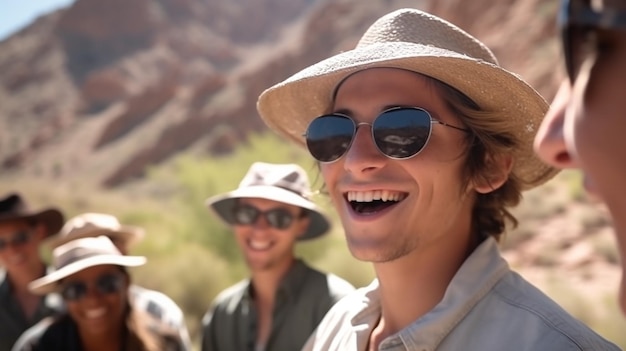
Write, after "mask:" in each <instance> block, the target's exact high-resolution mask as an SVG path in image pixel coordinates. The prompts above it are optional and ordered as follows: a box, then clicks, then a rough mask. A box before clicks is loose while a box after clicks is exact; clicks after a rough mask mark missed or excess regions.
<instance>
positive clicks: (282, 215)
mask: <svg viewBox="0 0 626 351" xmlns="http://www.w3.org/2000/svg"><path fill="white" fill-rule="evenodd" d="M233 215H234V216H233V220H234V221H235V224H239V225H251V224H254V223H256V222H257V220H258V219H259V217H260V216H263V217H265V220H266V221H267V223H268V224H269V225H270V226H271V227H273V228H276V229H287V228H289V226H290V225H291V223H293V220H294V215H293V214H291V212H289V211H287V210H286V209H284V208H274V209H271V210H268V211H261V210H259V209H258V208H256V207H254V206H250V205H237V206H236V207H235V209H234V212H233Z"/></svg>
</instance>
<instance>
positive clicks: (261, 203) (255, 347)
mask: <svg viewBox="0 0 626 351" xmlns="http://www.w3.org/2000/svg"><path fill="white" fill-rule="evenodd" d="M310 195H311V189H310V185H309V179H308V176H307V175H306V172H305V171H304V170H303V169H302V168H301V167H300V166H298V165H295V164H270V163H262V162H256V163H254V164H252V166H251V167H250V169H249V170H248V173H247V174H246V175H245V177H244V178H243V180H242V181H241V183H240V184H239V187H238V188H237V189H236V190H233V191H231V192H228V193H226V194H222V195H217V196H214V197H212V198H210V199H208V200H207V205H208V206H209V208H210V209H211V210H213V212H214V213H215V214H216V215H217V216H218V217H219V218H220V219H222V220H223V221H225V222H226V223H227V224H229V225H231V226H232V228H233V232H234V235H235V239H236V241H237V244H238V245H239V248H240V250H241V252H242V254H243V257H244V258H245V260H246V264H247V266H248V269H249V271H250V274H251V277H250V279H246V280H244V281H242V282H240V283H238V284H236V285H234V286H232V287H230V288H228V289H226V290H224V291H223V292H222V293H220V295H219V296H218V297H217V298H216V299H215V300H214V301H213V303H212V306H211V308H210V310H209V311H208V312H207V314H206V316H205V317H204V319H203V323H202V324H203V330H202V351H225V350H240V351H263V350H265V351H275V350H300V348H302V345H304V343H305V341H306V340H307V338H308V337H309V335H310V334H311V333H312V332H313V330H314V329H315V328H316V327H317V324H318V323H319V322H320V321H321V320H322V317H324V315H325V314H326V312H327V311H328V310H329V309H330V307H331V306H332V305H333V304H334V303H335V302H337V301H338V300H339V299H340V298H341V297H343V296H345V295H346V294H348V293H349V292H352V291H353V290H354V288H353V287H352V285H350V283H348V282H346V281H345V280H343V279H341V278H339V277H337V276H335V275H333V274H325V273H322V272H319V271H317V270H315V269H313V268H311V267H309V266H308V265H307V264H305V263H304V262H303V261H302V260H300V259H297V258H296V257H295V253H294V247H295V245H296V242H298V241H301V240H310V239H314V238H318V237H320V236H322V235H324V234H325V233H326V232H327V231H328V230H329V229H330V223H329V221H328V219H327V218H326V216H325V215H324V214H323V213H322V212H321V210H320V209H319V208H318V207H317V205H315V203H313V202H312V201H311V200H310V198H309V197H310Z"/></svg>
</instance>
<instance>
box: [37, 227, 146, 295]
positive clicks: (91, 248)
mask: <svg viewBox="0 0 626 351" xmlns="http://www.w3.org/2000/svg"><path fill="white" fill-rule="evenodd" d="M144 263H146V258H145V257H143V256H124V255H122V254H121V253H120V251H119V250H118V249H117V248H116V247H115V245H113V242H112V241H111V240H110V239H109V238H108V237H106V236H99V237H96V238H81V239H76V240H72V241H70V242H67V243H65V244H63V245H61V246H59V247H56V248H55V249H54V250H53V251H52V266H53V267H54V271H53V272H51V273H49V274H47V275H45V276H43V277H41V278H39V279H35V280H33V281H32V282H30V284H28V288H29V289H30V291H32V292H33V293H34V294H37V295H45V294H48V293H51V292H53V291H55V290H56V289H57V286H58V284H59V282H60V281H61V280H62V279H63V278H66V277H68V276H70V275H72V274H74V273H77V272H80V271H82V270H84V269H87V268H89V267H93V266H101V265H115V266H123V267H135V266H141V265H142V264H144Z"/></svg>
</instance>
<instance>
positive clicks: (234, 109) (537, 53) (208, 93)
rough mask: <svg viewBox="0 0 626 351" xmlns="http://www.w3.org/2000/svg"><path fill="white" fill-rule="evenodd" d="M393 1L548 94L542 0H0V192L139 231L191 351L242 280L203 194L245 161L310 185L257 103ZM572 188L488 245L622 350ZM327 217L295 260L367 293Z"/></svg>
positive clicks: (569, 175) (564, 185) (600, 220)
mask: <svg viewBox="0 0 626 351" xmlns="http://www.w3.org/2000/svg"><path fill="white" fill-rule="evenodd" d="M401 7H417V8H421V9H424V10H427V11H429V12H432V13H434V14H436V15H438V16H440V17H443V18H445V19H447V20H449V21H451V22H453V23H455V24H457V25H459V26H460V27H462V28H463V29H465V30H466V31H468V32H470V33H471V34H473V35H475V36H476V37H478V38H479V39H481V40H482V41H483V42H485V43H486V44H487V45H488V46H489V47H490V48H492V50H493V51H494V53H495V54H496V56H497V57H498V58H499V60H500V63H501V65H502V66H504V67H505V68H507V69H509V70H511V71H514V72H516V73H519V74H520V75H521V76H523V77H524V78H525V79H526V80H527V81H529V82H530V83H531V84H532V85H533V86H534V87H536V89H537V90H538V91H539V92H540V93H541V94H542V95H543V96H544V97H545V98H546V99H547V100H550V99H552V97H553V95H554V92H555V90H556V85H557V82H558V81H559V80H560V78H561V77H562V76H563V75H564V72H563V69H562V67H561V66H562V65H561V62H560V61H559V59H560V47H559V43H558V41H557V37H558V30H557V28H556V23H555V16H556V12H557V10H558V1H557V0H518V1H515V0H500V1H497V2H493V1H487V0H474V1H462V0H431V1H426V0H423V1H418V0H414V1H408V0H404V1H400V0H371V1H368V2H367V5H365V3H364V2H363V1H359V0H333V1H329V0H328V1H327V0H133V1H127V0H106V1H105V0H28V1H19V0H0V194H3V193H6V192H9V191H13V190H17V191H20V192H22V193H23V194H24V195H25V196H26V198H27V199H28V200H29V201H30V202H31V203H32V204H33V205H35V207H40V206H48V205H54V206H58V207H60V208H61V209H62V210H64V212H65V213H66V215H67V216H68V217H70V216H73V215H76V214H79V213H82V212H87V211H94V212H106V213H112V214H115V215H117V216H118V217H119V218H120V219H121V220H122V221H123V222H125V223H127V224H135V225H140V226H143V227H145V228H146V229H147V233H148V235H147V237H146V239H145V240H144V241H143V242H141V243H140V244H139V245H138V246H137V247H134V248H132V249H131V251H132V253H133V254H141V255H146V256H147V257H148V259H149V261H148V264H147V265H146V266H143V267H141V268H138V269H136V270H135V271H133V273H134V279H135V281H137V282H138V283H139V284H141V285H144V286H146V287H149V288H153V289H157V290H160V291H163V292H164V293H166V294H168V295H169V296H170V297H172V298H173V299H174V300H175V301H176V302H177V303H178V304H179V305H180V306H181V308H182V309H183V310H184V312H185V314H186V318H187V322H188V326H189V329H190V332H191V334H192V337H193V339H194V342H195V343H196V346H197V344H198V328H199V324H200V320H201V318H202V315H203V314H204V312H205V311H206V310H207V308H208V307H209V304H210V302H211V300H212V299H213V298H214V296H215V295H216V294H217V293H218V292H219V291H221V290H222V289H224V288H225V287H227V286H229V285H231V284H233V283H234V282H236V281H238V280H240V279H242V278H244V277H245V276H246V269H245V266H244V265H243V264H242V262H241V260H240V257H239V256H238V253H237V249H236V246H235V244H234V241H233V240H232V237H231V235H230V232H229V230H228V228H226V227H224V226H223V225H222V224H221V223H219V222H218V221H217V220H216V219H215V218H214V217H212V216H211V215H210V214H209V212H208V210H207V209H206V208H205V207H204V200H205V199H206V198H207V197H209V196H211V195H214V194H217V193H220V192H224V191H228V190H231V189H234V188H235V187H236V186H237V184H238V182H239V180H240V179H241V178H242V177H243V175H244V173H245V172H246V170H247V169H248V167H249V165H250V164H251V163H252V162H254V161H266V162H296V163H299V164H300V165H302V166H303V167H304V168H305V169H307V170H308V171H309V172H310V173H309V174H310V176H311V179H313V180H314V181H315V185H316V187H317V188H319V187H320V186H321V181H320V179H319V175H318V173H317V170H316V166H315V164H314V163H313V162H312V160H311V159H310V158H309V156H308V154H307V153H306V152H305V151H304V150H302V149H299V148H297V147H294V146H293V145H291V144H286V143H285V142H284V141H282V140H281V139H280V138H278V137H276V136H275V135H274V134H273V133H272V132H270V131H268V130H267V129H266V127H265V125H264V124H263V122H262V121H261V120H260V119H259V117H258V115H257V113H256V109H255V104H256V100H257V97H258V95H259V93H260V92H261V91H262V90H263V89H265V88H267V87H269V86H270V85H272V84H274V83H276V82H278V81H281V80H283V79H284V78H286V77H287V76H289V75H291V74H292V73H295V72H296V71H298V70H300V69H301V68H304V67H306V66H308V65H310V64H312V63H314V62H316V61H319V60H320V59H323V58H325V57H328V56H330V55H332V54H335V53H338V52H340V51H342V50H347V49H350V48H352V47H353V46H354V45H355V43H356V41H357V40H358V38H359V36H360V35H361V34H362V33H363V32H364V31H365V30H366V28H367V27H368V26H369V25H370V24H371V23H372V22H373V21H374V20H375V19H376V18H378V17H380V16H381V15H383V14H385V13H387V12H389V11H391V10H393V9H397V8H401ZM580 180H581V177H580V174H578V173H577V172H572V171H567V172H562V173H561V174H560V175H559V176H557V178H556V179H554V180H553V181H551V182H549V183H548V184H546V185H544V186H542V187H540V188H538V189H536V190H533V191H531V192H529V193H527V194H526V195H525V198H524V201H523V204H522V206H520V207H519V208H517V209H516V210H515V211H514V212H515V214H516V215H517V218H518V219H519V220H520V225H519V226H518V227H517V228H510V230H509V231H508V233H507V235H506V237H505V240H504V242H503V249H504V252H505V255H506V257H507V259H508V260H509V262H510V264H511V265H512V266H513V267H514V268H515V269H516V270H518V271H519V272H520V273H521V274H522V275H523V276H525V277H526V278H527V279H529V280H530V281H532V282H533V283H535V284H537V285H538V286H539V287H540V288H541V289H542V290H544V291H545V292H546V293H547V294H548V295H550V296H551V297H553V298H554V299H556V300H557V301H558V302H559V303H561V304H562V305H563V306H564V307H565V308H566V309H568V310H569V311H570V312H571V313H573V314H574V315H575V316H577V317H578V318H580V319H581V320H583V321H584V322H586V323H587V324H589V325H590V326H591V327H592V328H594V329H595V330H597V331H598V332H599V333H600V334H602V335H604V336H605V337H607V338H609V339H611V340H612V341H614V342H615V343H617V344H619V345H620V346H621V347H626V335H624V333H623V330H625V328H626V323H625V320H624V318H623V317H622V316H621V314H620V312H619V309H618V307H617V303H616V296H617V284H618V280H619V274H620V272H619V268H618V260H619V257H618V254H617V250H616V247H615V243H614V241H613V238H612V236H611V230H610V219H609V218H608V216H607V214H606V212H605V211H604V209H603V208H602V207H601V206H599V205H597V204H595V203H593V202H592V201H590V200H589V199H587V198H586V197H585V195H584V191H583V189H582V187H581V185H580ZM316 201H318V203H319V204H320V205H321V206H323V207H325V208H327V209H330V206H329V202H328V199H327V198H325V197H323V196H319V197H318V198H317V199H316ZM329 212H330V211H329ZM331 213H332V212H331ZM333 218H334V221H335V224H336V225H335V229H334V231H333V232H332V234H331V235H329V236H327V237H325V238H324V239H321V240H318V241H316V242H313V243H306V244H301V246H300V247H299V248H298V250H299V254H300V256H302V257H304V258H305V259H307V260H309V261H310V262H311V263H312V264H313V265H314V266H316V267H318V268H321V269H323V270H327V271H331V272H334V273H335V274H338V275H340V276H342V277H344V278H346V279H348V280H349V281H351V282H352V283H353V284H354V285H356V286H363V285H366V284H368V283H369V282H370V281H371V279H372V278H373V272H372V270H371V268H370V265H369V264H365V263H362V262H359V261H356V260H355V259H353V258H352V256H351V255H350V254H349V252H348V251H347V248H346V245H345V242H344V239H343V235H342V231H341V228H340V223H339V221H338V220H337V218H336V216H334V215H333Z"/></svg>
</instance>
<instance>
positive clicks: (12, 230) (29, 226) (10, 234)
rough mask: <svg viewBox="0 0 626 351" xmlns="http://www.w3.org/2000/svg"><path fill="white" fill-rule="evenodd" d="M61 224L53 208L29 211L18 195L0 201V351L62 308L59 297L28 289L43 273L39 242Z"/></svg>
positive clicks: (59, 214) (7, 350)
mask: <svg viewBox="0 0 626 351" xmlns="http://www.w3.org/2000/svg"><path fill="white" fill-rule="evenodd" d="M62 225H63V214H62V213H61V211H59V210H58V209H56V208H47V209H43V210H40V211H34V210H31V209H30V208H29V207H28V205H27V204H26V201H25V200H24V199H23V198H22V196H21V195H19V194H10V195H8V196H6V197H4V198H3V199H1V200H0V267H1V268H3V269H4V272H0V351H9V350H11V347H12V346H13V344H14V343H15V341H16V340H17V338H18V337H19V336H20V335H21V334H22V332H24V331H25V330H26V329H28V328H29V327H31V326H32V325H34V324H36V323H37V322H39V321H40V320H41V319H43V318H44V317H47V316H50V315H53V314H55V313H57V312H58V311H59V310H61V309H62V306H63V302H62V300H61V298H60V296H58V295H56V294H51V295H47V296H39V295H35V294H33V293H31V292H30V290H28V284H29V283H30V282H31V281H33V280H35V279H38V278H41V277H43V276H44V275H46V265H45V263H44V262H43V260H42V259H41V257H40V256H39V245H40V243H41V242H42V241H43V240H44V238H46V237H48V236H49V235H52V234H54V233H56V232H58V231H59V229H61V226H62Z"/></svg>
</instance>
